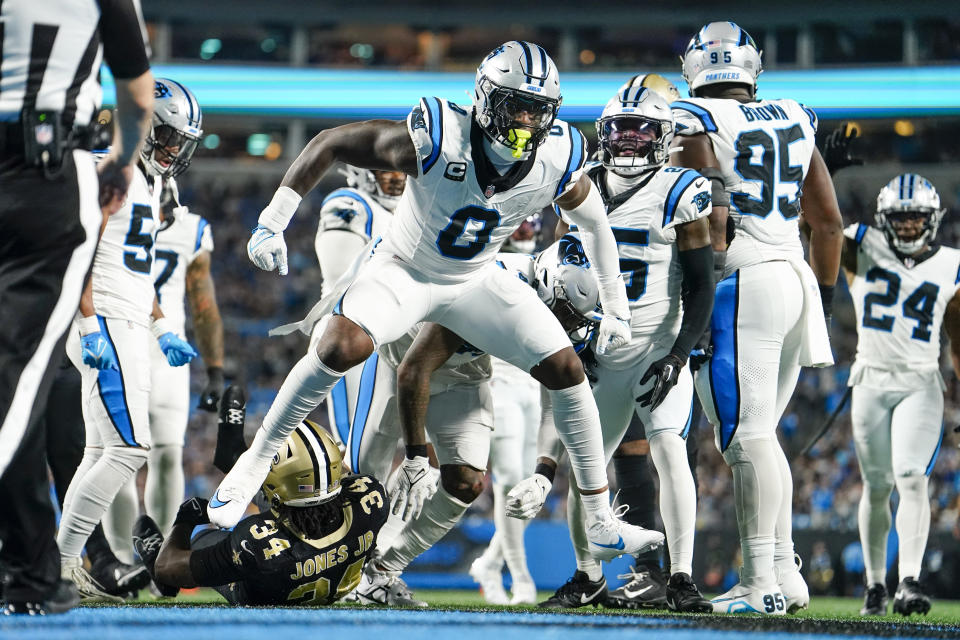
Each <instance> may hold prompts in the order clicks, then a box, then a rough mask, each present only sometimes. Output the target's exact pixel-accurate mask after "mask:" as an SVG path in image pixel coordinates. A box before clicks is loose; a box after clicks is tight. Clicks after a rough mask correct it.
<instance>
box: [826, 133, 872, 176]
mask: <svg viewBox="0 0 960 640" xmlns="http://www.w3.org/2000/svg"><path fill="white" fill-rule="evenodd" d="M858 137H860V128H859V127H857V125H855V124H851V123H849V122H842V123H840V126H839V127H837V128H836V129H834V130H833V131H831V132H830V134H829V135H827V137H826V138H825V139H824V140H823V162H824V164H826V165H827V171H829V172H830V175H833V174H835V173H836V172H837V171H840V169H843V168H844V167H851V166H856V165H861V164H863V158H854V157H852V156H851V155H850V141H851V140H853V139H854V138H858Z"/></svg>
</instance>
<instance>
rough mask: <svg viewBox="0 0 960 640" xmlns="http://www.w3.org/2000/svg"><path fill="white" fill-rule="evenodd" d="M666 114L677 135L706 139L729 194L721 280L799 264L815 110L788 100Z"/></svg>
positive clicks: (690, 105)
mask: <svg viewBox="0 0 960 640" xmlns="http://www.w3.org/2000/svg"><path fill="white" fill-rule="evenodd" d="M671 108H672V110H673V116H674V118H675V119H676V128H677V135H679V136H685V135H695V134H700V133H705V134H706V135H707V136H709V137H710V141H711V142H712V143H713V151H714V153H715V154H716V156H717V160H718V161H719V163H720V171H721V172H722V173H723V181H724V183H725V184H726V188H727V191H728V192H730V215H731V216H732V217H733V220H734V222H735V223H736V235H735V237H734V239H733V242H732V243H731V244H730V248H729V249H728V250H727V258H726V274H730V273H732V272H733V271H735V270H736V269H739V268H740V267H746V266H749V265H751V264H757V263H760V262H765V261H768V260H777V259H784V258H785V257H787V256H788V255H790V254H792V255H793V256H799V257H801V258H802V256H803V247H802V246H801V244H800V232H799V227H798V225H797V221H798V217H799V214H800V193H801V189H802V187H803V181H804V179H805V178H806V175H807V170H808V169H809V168H810V158H811V157H812V155H813V151H814V149H815V143H816V140H815V136H816V133H817V116H816V114H815V113H814V112H813V110H812V109H809V108H807V107H805V106H803V105H802V104H800V103H799V102H796V101H794V100H789V99H783V100H761V101H757V102H748V103H740V102H738V101H737V100H729V99H717V98H686V99H684V100H678V101H676V102H674V103H673V104H672V105H671ZM726 274H725V275H726Z"/></svg>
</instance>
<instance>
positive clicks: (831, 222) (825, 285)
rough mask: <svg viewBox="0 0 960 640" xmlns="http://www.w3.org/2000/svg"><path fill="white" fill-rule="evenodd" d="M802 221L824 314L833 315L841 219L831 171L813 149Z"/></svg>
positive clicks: (838, 264) (805, 189)
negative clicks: (808, 231) (805, 227)
mask: <svg viewBox="0 0 960 640" xmlns="http://www.w3.org/2000/svg"><path fill="white" fill-rule="evenodd" d="M800 208H801V209H802V210H803V218H804V220H805V221H806V222H807V224H808V225H810V266H811V267H812V268H813V273H814V275H816V276H817V282H819V283H820V297H821V299H822V300H823V312H824V314H825V315H827V316H830V315H832V310H833V289H834V287H835V286H836V283H837V276H839V275H840V254H841V253H842V251H843V217H842V216H841V215H840V206H839V205H838V204H837V194H836V192H835V191H834V190H833V181H831V179H830V172H829V171H827V166H826V165H825V164H824V162H823V158H822V157H821V156H820V152H819V151H817V149H816V148H814V150H813V155H812V156H810V168H809V169H808V170H807V177H806V178H805V179H804V181H803V194H802V195H801V196H800Z"/></svg>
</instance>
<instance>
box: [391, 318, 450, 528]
mask: <svg viewBox="0 0 960 640" xmlns="http://www.w3.org/2000/svg"><path fill="white" fill-rule="evenodd" d="M462 344H463V338H461V337H460V336H458V335H457V334H455V333H454V332H452V331H450V330H449V329H447V328H445V327H441V326H440V325H438V324H434V323H432V322H428V323H426V324H425V325H424V326H423V328H422V329H420V333H419V334H417V338H416V339H415V340H414V341H413V344H412V345H410V348H409V349H408V350H407V353H406V354H404V356H403V361H402V362H401V363H400V366H399V367H397V407H398V411H399V413H400V426H401V428H402V431H403V443H404V445H405V447H406V456H405V457H404V460H403V464H402V465H401V467H400V473H399V474H398V475H397V483H396V486H395V487H394V488H393V490H392V491H391V492H390V503H391V505H392V508H393V514H394V515H397V516H400V517H401V518H402V519H403V520H404V521H407V520H410V519H412V518H416V517H417V516H418V515H420V510H421V509H422V508H423V503H424V502H426V500H427V499H428V498H429V497H430V494H431V493H432V491H433V488H434V487H433V484H432V475H431V474H430V473H429V471H430V468H429V466H430V462H429V458H428V456H427V435H426V420H427V407H428V406H429V404H430V376H431V375H433V372H434V371H436V370H437V369H439V368H440V367H441V366H442V365H443V363H444V362H446V361H447V360H448V359H449V358H450V356H452V355H453V354H454V353H456V351H457V349H458V348H459V347H460V345H462Z"/></svg>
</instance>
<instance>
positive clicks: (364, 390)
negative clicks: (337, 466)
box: [350, 352, 380, 473]
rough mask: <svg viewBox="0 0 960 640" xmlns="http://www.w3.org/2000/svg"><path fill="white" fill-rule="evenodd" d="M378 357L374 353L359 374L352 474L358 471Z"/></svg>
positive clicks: (351, 455)
mask: <svg viewBox="0 0 960 640" xmlns="http://www.w3.org/2000/svg"><path fill="white" fill-rule="evenodd" d="M379 359H380V355H379V354H378V353H376V352H374V354H373V355H372V356H370V357H369V358H367V361H366V362H364V363H363V372H362V373H361V374H360V391H359V393H358V395H357V409H356V411H355V412H354V414H353V428H352V429H351V432H352V439H351V441H350V462H351V463H352V464H351V467H352V468H353V472H354V473H362V472H361V471H360V443H361V442H362V441H363V430H364V429H365V428H366V426H367V416H369V415H370V404H371V402H372V401H373V390H374V388H375V387H376V382H377V362H378V361H379Z"/></svg>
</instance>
